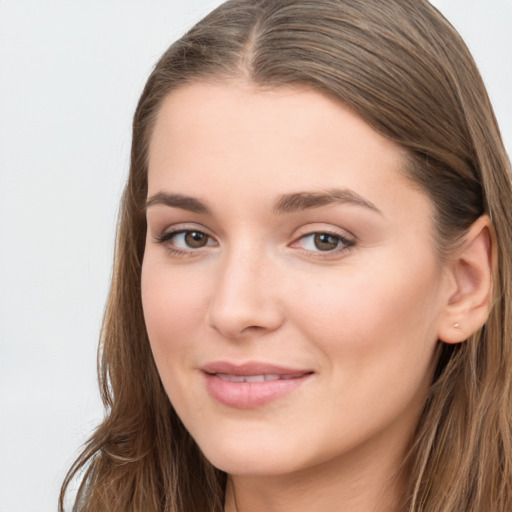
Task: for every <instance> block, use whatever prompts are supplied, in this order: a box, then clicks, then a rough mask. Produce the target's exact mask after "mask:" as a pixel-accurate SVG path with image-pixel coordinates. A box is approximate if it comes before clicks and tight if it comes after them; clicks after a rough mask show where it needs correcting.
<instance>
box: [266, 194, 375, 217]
mask: <svg viewBox="0 0 512 512" xmlns="http://www.w3.org/2000/svg"><path fill="white" fill-rule="evenodd" d="M333 204H353V205H356V206H362V207H363V208H367V209H369V210H372V211H374V212H376V213H378V214H380V215H383V213H382V212H381V211H380V210H379V209H378V208H377V207H376V206H375V205H374V204H373V203H372V202H371V201H368V199H365V198H364V197H363V196H361V195H359V194H358V193H357V192H354V191H353V190H351V189H348V188H335V189H330V190H326V191H322V192H297V193H294V194H285V195H282V196H279V197H278V198H277V200H276V202H275V203H274V206H273V208H272V211H273V212H274V213H291V212H297V211H301V210H307V209H309V208H320V207H321V206H330V205H333Z"/></svg>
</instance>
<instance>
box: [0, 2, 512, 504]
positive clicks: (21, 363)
mask: <svg viewBox="0 0 512 512" xmlns="http://www.w3.org/2000/svg"><path fill="white" fill-rule="evenodd" d="M219 3H220V2H219V1H218V0H166V1H163V0H152V1H145V2H144V1H142V0H125V1H121V0H102V1H100V0H72V1H66V0H60V1H59V0H45V1H44V2H42V1H40V0H0V512H36V511H37V512H52V511H55V510H56V507H57V505H56V503H57V495H58V489H59V486H60V483H61V481H62V479H63V477H64V475H65V472H66V470H67V468H68V467H69V465H70V464H71V463H72V461H73V460H74V458H75V457H76V455H77V453H78V450H79V447H80V446H81V444H82V443H83V442H84V441H85V439H86V438H87V436H88V435H89V434H90V433H91V431H92V429H93V428H94V425H95V424H97V422H98V421H99V420H100V418H101V415H102V408H101V404H100V400H99V395H98V392H97V385H96V345H97V338H98V331H99V326H100V322H101V316H102V312H103V307H104V304H105V299H106V294H107V290H108V283H109V278H110V272H111V260H112V248H113V240H114V231H115V222H116V215H117V207H118V200H119V197H120V194H121V190H122V187H123V181H124V179H125V175H126V172H127V169H128V158H129V149H130V136H131V135H130V123H131V116H132V114H133V111H134V108H135V104H136V101H137V99H138V96H139V94H140V92H141V90H142V87H143V84H144V81H145V79H146V78H147V76H148V74H149V72H150V71H151V69H152V67H153V65H154V64H155V62H156V60H157V58H158V57H159V55H160V54H161V53H162V52H163V51H164V50H165V49H166V48H167V46H168V45H169V44H170V43H171V42H172V41H173V40H174V39H176V37H178V36H179V35H181V34H182V33H183V32H184V31H185V30H186V29H187V28H189V27H190V26H191V25H192V23H193V22H194V21H196V20H198V19H199V18H200V17H201V16H202V15H204V14H205V13H206V12H208V11H209V10H210V9H211V8H213V7H214V6H216V5H218V4H219ZM433 3H434V4H435V5H436V6H437V7H438V8H440V10H441V11H442V12H443V13H444V14H445V15H446V16H447V17H448V19H449V20H450V21H451V22H452V23H453V24H454V25H455V27H456V28H457V29H458V30H459V31H460V32H461V34H462V35H463V37H464V38H465V39H466V42H467V43H468V45H469V47H470V49H471V50H472V52H473V55H474V57H475V59H476V61H477V63H478V64H479V67H480V70H481V72H482V75H483V77H484V80H485V82H486V83H487V85H488V89H489V93H490V96H491V99H492V101H493V103H494V105H495V110H496V114H497V117H498V120H499V122H500V125H501V128H502V132H503V136H504V139H505V142H506V145H507V148H508V151H509V154H510V153H511V152H512V94H511V92H512V56H511V53H512V0H487V1H486V2H484V1H483V0H436V1H435V2H433Z"/></svg>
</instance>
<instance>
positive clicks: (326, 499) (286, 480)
mask: <svg viewBox="0 0 512 512" xmlns="http://www.w3.org/2000/svg"><path fill="white" fill-rule="evenodd" d="M401 455H402V452H401ZM350 459H352V460H350ZM402 460H403V456H401V457H399V458H398V457H397V458H396V459H394V460H388V463H387V464H383V463H382V460H380V461H379V454H378V453H375V451H372V449H371V447H369V449H368V451H367V453H366V454H361V452H360V451H358V453H357V454H353V456H351V455H350V454H349V455H346V454H345V455H344V456H343V460H340V459H334V460H330V461H328V462H325V463H322V464H318V465H315V466H313V467H311V468H308V469H305V470H301V471H297V472H295V473H293V474H289V475H285V476H276V475H271V476H267V475H265V476H245V475H238V476H237V475H232V476H230V477H229V480H228V486H227V489H226V505H225V512H261V510H265V511H266V512H290V511H293V512H310V511H311V510H312V508H314V510H315V512H332V511H333V510H336V511H339V512H397V511H398V510H399V503H400V498H401V495H402V492H403V489H404V485H403V483H402V480H401V478H400V477H399V476H398V475H399V467H400V463H401V461H402Z"/></svg>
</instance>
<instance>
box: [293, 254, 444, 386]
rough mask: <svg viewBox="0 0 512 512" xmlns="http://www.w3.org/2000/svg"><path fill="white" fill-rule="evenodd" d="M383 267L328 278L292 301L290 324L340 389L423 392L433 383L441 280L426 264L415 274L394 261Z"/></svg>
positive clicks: (430, 263) (417, 267) (414, 269)
mask: <svg viewBox="0 0 512 512" xmlns="http://www.w3.org/2000/svg"><path fill="white" fill-rule="evenodd" d="M383 261H387V262H388V264H387V265H375V266H374V267H370V266H367V267H366V269H365V270H366V271H365V272H353V273H351V272H350V271H347V272H341V271H340V272H339V273H338V275H337V274H336V273H331V276H330V279H323V280H319V281H318V282H317V284H316V285H313V286H311V285H310V286H309V287H308V290H309V293H307V294H304V293H297V292H294V293H293V294H291V295H293V296H294V297H296V299H295V301H296V302H295V305H296V308H295V319H296V324H297V325H299V326H300V329H301V331H302V333H303V334H304V336H305V337H306V338H308V339H310V340H315V343H316V344H317V347H318V348H319V349H320V350H321V351H322V352H323V353H324V355H325V356H326V357H325V360H326V362H327V364H328V365H329V366H330V371H331V372H333V374H334V375H335V376H336V378H337V383H338V385H340V386H342V387H343V386H345V387H346V386H347V385H350V386H351V389H353V388H354V387H358V386H361V388H365V389H366V388H368V389H367V390H368V391H369V388H370V387H373V388H374V389H375V388H379V387H381V386H382V388H381V389H383V388H388V389H392V388H394V389H396V392H397V393H400V389H399V388H400V386H403V385H405V384H407V385H409V386H411V387H413V388H414V387H423V386H424V384H425V382H427V381H428V382H429V381H430V378H431V370H432V365H433V361H434V353H435V348H436V345H437V320H438V315H439V304H440V303H439V294H438V287H437V284H436V282H437V279H438V275H439V274H438V269H437V267H436V265H435V264H434V263H433V261H431V260H424V261H421V260H417V261H416V262H415V264H414V267H413V266H408V265H407V261H404V260H402V261H400V260H397V258H396V257H395V258H394V259H392V258H383ZM389 262H394V264H389ZM304 285H305V283H299V284H298V288H302V289H305V288H304ZM356 395H357V393H354V396H356Z"/></svg>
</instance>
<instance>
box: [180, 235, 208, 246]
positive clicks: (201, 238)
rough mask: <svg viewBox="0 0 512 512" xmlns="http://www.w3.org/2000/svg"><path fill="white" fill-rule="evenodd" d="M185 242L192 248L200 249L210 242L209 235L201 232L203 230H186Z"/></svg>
mask: <svg viewBox="0 0 512 512" xmlns="http://www.w3.org/2000/svg"><path fill="white" fill-rule="evenodd" d="M184 235H185V236H184V241H185V244H186V245H187V246H188V247H190V248H191V249H200V248H201V247H204V246H205V245H206V244H207V243H208V239H209V237H208V235H206V234H205V233H201V231H185V233H184Z"/></svg>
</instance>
